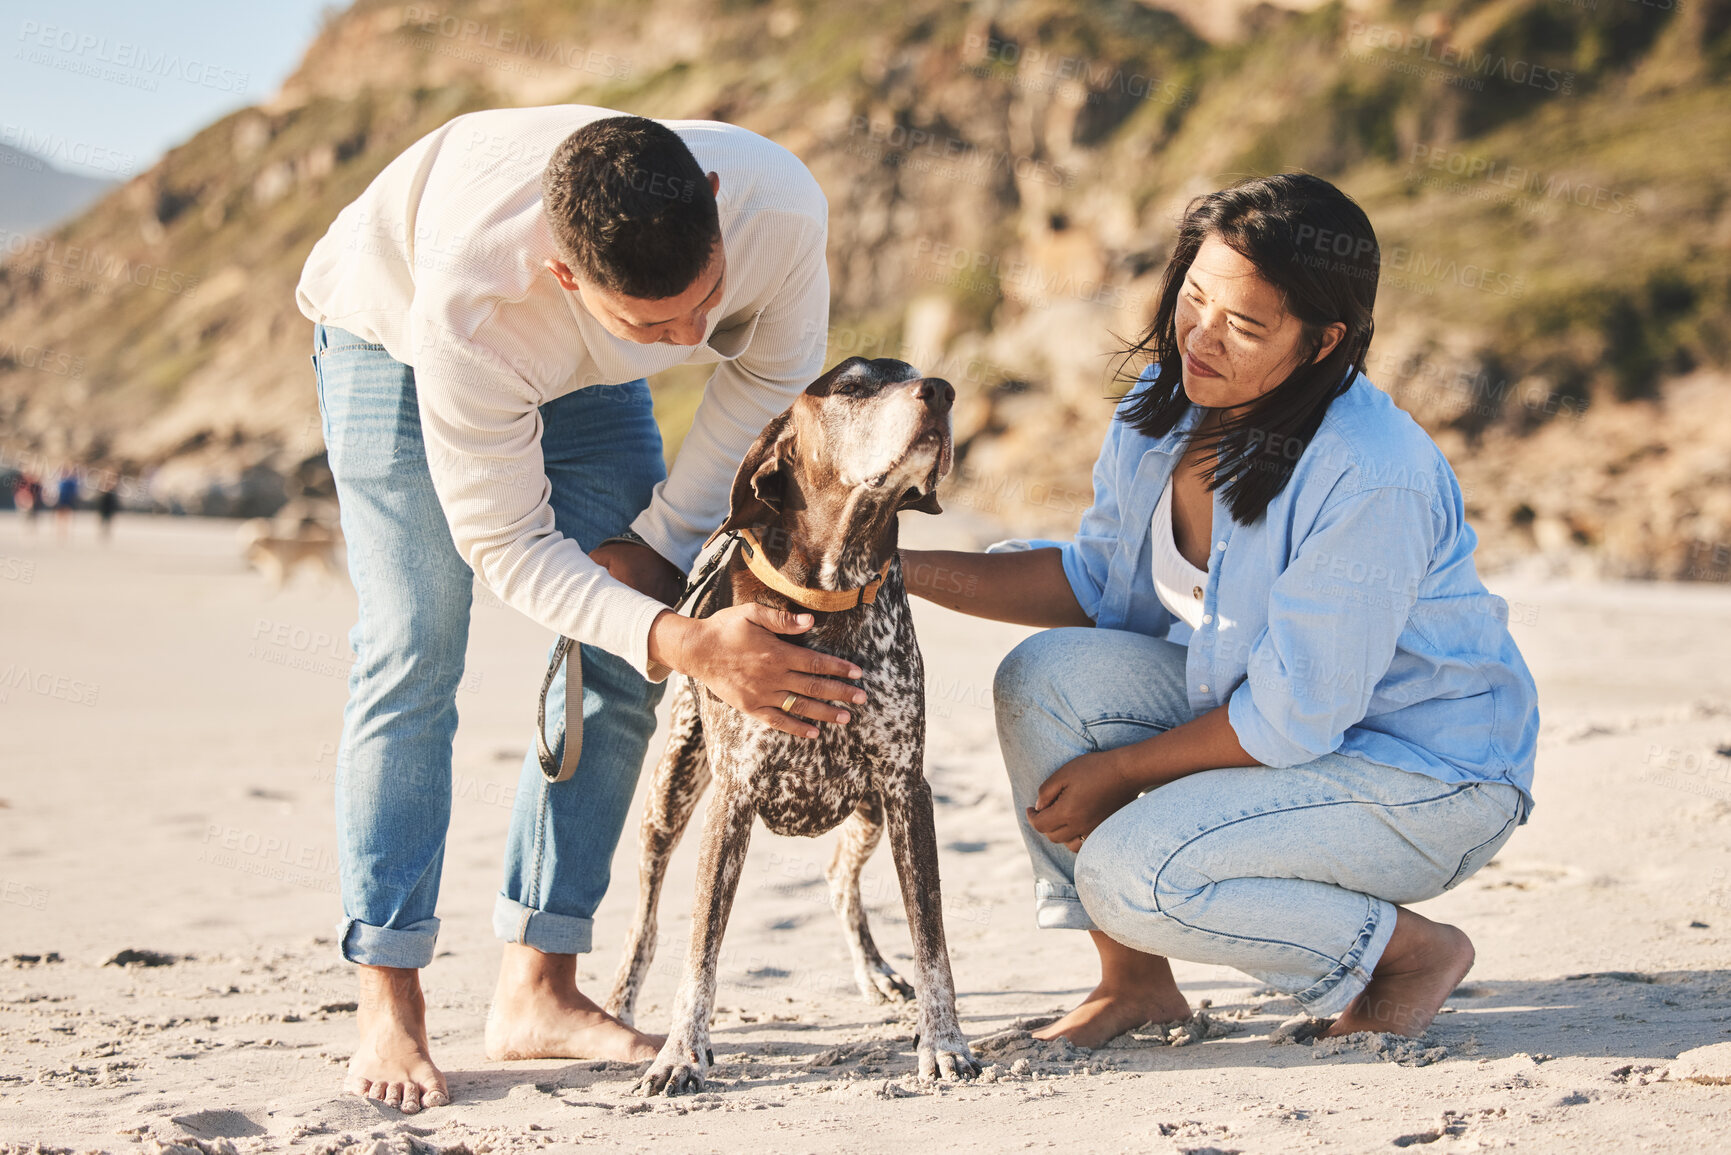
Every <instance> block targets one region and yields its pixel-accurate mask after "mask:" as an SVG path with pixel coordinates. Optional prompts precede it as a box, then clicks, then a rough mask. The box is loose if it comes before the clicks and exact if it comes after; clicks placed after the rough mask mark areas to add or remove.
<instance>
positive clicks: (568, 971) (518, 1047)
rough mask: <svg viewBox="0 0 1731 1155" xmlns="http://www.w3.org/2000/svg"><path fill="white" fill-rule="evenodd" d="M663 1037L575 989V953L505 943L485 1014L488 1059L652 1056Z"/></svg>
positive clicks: (637, 1059) (631, 1058)
mask: <svg viewBox="0 0 1731 1155" xmlns="http://www.w3.org/2000/svg"><path fill="white" fill-rule="evenodd" d="M662 1041H663V1040H662V1039H661V1037H660V1036H657V1035H646V1034H644V1033H643V1032H641V1031H636V1030H633V1029H632V1028H630V1027H628V1026H626V1025H625V1024H624V1023H622V1022H620V1021H619V1020H618V1019H616V1018H614V1017H613V1016H612V1015H610V1014H608V1013H607V1012H606V1011H604V1010H602V1009H601V1008H600V1007H599V1006H597V1005H596V1004H595V1003H594V1002H593V1001H591V1000H590V999H589V998H588V997H587V996H585V995H584V994H583V992H582V991H580V990H578V989H577V956H576V955H570V954H542V953H541V952H540V951H538V950H536V949H535V948H533V947H527V946H523V945H522V944H521V943H506V944H505V958H504V960H503V961H502V962H501V963H500V965H499V987H498V989H497V990H496V991H494V992H493V1009H492V1012H491V1013H489V1014H488V1016H487V1057H488V1058H489V1059H619V1060H622V1061H624V1062H628V1063H637V1062H645V1061H647V1060H649V1059H653V1058H654V1057H655V1056H656V1053H657V1052H659V1051H660V1050H661V1043H662Z"/></svg>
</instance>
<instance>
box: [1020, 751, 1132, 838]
mask: <svg viewBox="0 0 1731 1155" xmlns="http://www.w3.org/2000/svg"><path fill="white" fill-rule="evenodd" d="M1119 754H1120V752H1119V751H1117V750H1102V751H1099V752H1097V753H1093V754H1084V755H1082V756H1081V757H1080V758H1076V759H1072V760H1071V761H1069V762H1066V763H1064V765H1062V766H1060V767H1058V771H1057V773H1055V774H1053V775H1052V776H1051V777H1050V778H1048V779H1046V781H1045V782H1043V783H1042V784H1041V785H1040V793H1039V796H1038V797H1037V798H1036V799H1035V802H1034V805H1032V806H1030V807H1028V808H1027V811H1028V823H1029V825H1031V826H1033V828H1034V829H1035V830H1037V831H1039V832H1040V833H1041V834H1043V835H1045V836H1046V839H1047V840H1048V841H1050V842H1056V843H1059V844H1061V845H1063V846H1067V847H1069V848H1070V849H1071V850H1072V851H1074V850H1078V849H1080V848H1081V845H1082V840H1083V839H1084V838H1086V837H1087V836H1088V835H1090V834H1092V833H1094V830H1095V828H1096V827H1098V826H1099V825H1100V823H1102V822H1104V821H1106V819H1108V818H1110V817H1112V815H1114V814H1116V813H1117V812H1118V811H1119V810H1122V809H1123V808H1124V807H1125V806H1128V805H1129V804H1130V803H1131V802H1133V801H1135V800H1136V795H1137V794H1138V793H1140V788H1139V786H1138V784H1137V783H1136V782H1135V781H1134V780H1133V779H1132V778H1131V777H1130V776H1129V775H1128V774H1126V773H1125V767H1124V766H1123V764H1122V759H1121V757H1119V756H1118V755H1119Z"/></svg>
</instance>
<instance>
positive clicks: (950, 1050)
mask: <svg viewBox="0 0 1731 1155" xmlns="http://www.w3.org/2000/svg"><path fill="white" fill-rule="evenodd" d="M919 1050H920V1078H922V1079H943V1080H945V1081H948V1080H951V1079H972V1078H973V1077H974V1076H975V1075H978V1074H979V1073H980V1062H979V1060H978V1059H976V1058H974V1053H973V1052H972V1051H970V1050H969V1049H968V1040H966V1039H964V1038H962V1036H961V1035H956V1036H954V1037H953V1038H948V1039H940V1040H937V1041H935V1042H934V1041H933V1040H930V1039H925V1040H922V1041H921V1042H920V1045H919Z"/></svg>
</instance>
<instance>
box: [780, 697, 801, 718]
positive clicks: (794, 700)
mask: <svg viewBox="0 0 1731 1155" xmlns="http://www.w3.org/2000/svg"><path fill="white" fill-rule="evenodd" d="M798 704H799V695H798V694H793V693H790V694H788V696H787V697H785V698H783V699H782V700H781V712H782V713H783V714H791V713H793V708H794V706H796V705H798Z"/></svg>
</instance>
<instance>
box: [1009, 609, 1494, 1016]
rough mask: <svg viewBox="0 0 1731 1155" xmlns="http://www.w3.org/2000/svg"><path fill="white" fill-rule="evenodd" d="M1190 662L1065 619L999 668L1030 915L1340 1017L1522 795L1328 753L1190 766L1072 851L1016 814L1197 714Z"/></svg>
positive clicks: (1129, 636)
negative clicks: (1071, 625)
mask: <svg viewBox="0 0 1731 1155" xmlns="http://www.w3.org/2000/svg"><path fill="white" fill-rule="evenodd" d="M1184 658H1185V650H1184V647H1183V646H1180V645H1176V644H1174V643H1172V642H1168V641H1166V640H1165V639H1163V638H1150V637H1147V636H1145V635H1142V634H1136V633H1129V632H1126V631H1122V630H1099V629H1062V630H1047V631H1046V632H1044V633H1040V634H1035V635H1034V636H1033V637H1031V638H1029V639H1028V640H1027V641H1025V642H1023V643H1022V644H1021V645H1019V646H1017V647H1016V648H1015V649H1014V650H1012V651H1011V652H1010V655H1009V656H1008V657H1007V658H1005V659H1004V662H1003V664H1002V665H1001V666H1000V667H999V668H998V676H997V684H996V688H995V695H994V696H995V699H996V704H997V712H998V740H999V742H1000V743H1001V744H1002V746H1003V751H1004V763H1005V765H1006V767H1007V768H1008V770H1009V774H1010V787H1011V792H1012V794H1013V795H1014V797H1015V807H1016V815H1017V818H1018V819H1019V821H1020V822H1021V828H1022V838H1023V841H1024V842H1025V843H1026V845H1027V848H1028V856H1029V858H1030V859H1031V860H1032V861H1033V865H1034V909H1035V919H1036V921H1037V922H1038V924H1039V925H1040V926H1042V927H1053V928H1064V929H1076V930H1096V929H1097V930H1101V931H1104V932H1105V933H1106V934H1107V935H1109V936H1110V937H1111V938H1113V939H1115V940H1116V941H1118V942H1121V943H1123V944H1124V945H1126V946H1129V947H1133V948H1134V949H1136V950H1139V951H1142V952H1143V953H1145V954H1157V955H1165V956H1166V957H1168V958H1177V959H1187V960H1189V961H1191V962H1203V963H1218V964H1222V965H1225V966H1230V967H1236V968H1237V969H1239V970H1241V971H1244V972H1246V973H1248V974H1250V975H1253V976H1255V977H1256V978H1258V979H1261V980H1262V981H1263V982H1265V983H1267V984H1268V985H1269V986H1271V987H1273V988H1274V989H1276V990H1278V991H1281V992H1283V993H1285V994H1290V995H1292V996H1294V997H1295V998H1296V999H1297V1000H1298V1002H1299V1004H1300V1005H1301V1006H1303V1007H1304V1009H1305V1011H1306V1012H1307V1013H1308V1014H1310V1015H1312V1016H1315V1017H1318V1018H1321V1017H1324V1016H1328V1015H1334V1014H1338V1013H1340V1012H1341V1011H1343V1010H1345V1009H1346V1008H1347V1006H1348V1005H1349V1004H1351V1002H1352V1001H1353V1000H1354V999H1355V998H1357V997H1358V995H1359V993H1360V992H1361V991H1363V990H1364V987H1365V984H1366V983H1368V982H1369V981H1370V974H1371V971H1372V970H1373V969H1374V968H1375V967H1376V964H1377V960H1378V959H1380V958H1381V957H1382V952H1383V948H1384V947H1386V946H1387V945H1388V940H1389V936H1390V935H1391V934H1393V933H1394V921H1395V904H1396V903H1410V902H1418V901H1420V900H1421V899H1426V898H1434V897H1436V896H1437V895H1439V894H1441V893H1442V892H1443V891H1445V890H1448V889H1450V888H1451V887H1454V886H1455V885H1457V884H1459V883H1460V882H1461V880H1463V879H1465V878H1466V877H1468V876H1469V875H1471V874H1472V873H1473V872H1474V871H1476V870H1478V869H1479V867H1481V866H1483V865H1484V864H1485V863H1487V862H1489V861H1490V860H1491V857H1492V856H1493V855H1495V854H1496V852H1497V851H1498V850H1500V849H1501V848H1502V846H1503V843H1505V842H1507V841H1508V838H1509V835H1511V834H1513V833H1514V829H1515V826H1516V825H1517V824H1518V822H1519V820H1520V814H1521V807H1522V805H1523V801H1522V798H1521V794H1520V791H1519V790H1517V789H1516V788H1515V787H1514V786H1512V785H1510V784H1508V783H1506V782H1470V783H1461V782H1442V781H1439V780H1438V779H1435V778H1430V777H1427V776H1425V775H1423V774H1415V773H1412V772H1411V771H1407V770H1398V769H1395V768H1394V767H1392V766H1383V765H1379V764H1378V763H1375V762H1367V761H1365V760H1364V759H1362V758H1350V757H1346V756H1344V755H1340V754H1327V755H1324V756H1323V757H1321V758H1318V759H1316V760H1315V761H1313V762H1307V763H1305V764H1304V765H1302V766H1293V767H1290V768H1287V769H1275V768H1270V767H1266V766H1254V767H1238V768H1231V769H1223V770H1205V771H1202V772H1201V773H1198V774H1192V775H1190V776H1188V777H1185V778H1180V779H1178V780H1177V781H1175V782H1171V783H1168V784H1167V785H1165V786H1161V787H1159V788H1158V789H1155V790H1150V791H1149V792H1148V793H1146V794H1144V795H1142V796H1141V797H1140V798H1138V799H1136V800H1135V801H1134V802H1131V803H1130V804H1129V805H1128V806H1125V807H1124V808H1123V809H1122V810H1120V811H1118V812H1117V813H1116V814H1114V815H1112V816H1111V817H1110V818H1108V819H1107V820H1106V821H1105V822H1103V823H1101V824H1100V826H1099V827H1098V828H1097V829H1096V830H1095V831H1094V832H1093V833H1092V834H1090V835H1088V837H1087V839H1086V840H1085V841H1084V842H1083V843H1082V848H1081V850H1080V851H1079V852H1077V853H1075V854H1072V853H1071V852H1070V851H1069V850H1067V849H1065V848H1064V847H1062V846H1058V845H1055V844H1053V843H1051V842H1048V841H1047V840H1046V838H1045V836H1044V835H1042V834H1040V833H1039V832H1038V831H1036V830H1035V829H1034V828H1033V827H1032V826H1030V825H1028V820H1027V815H1026V813H1025V812H1024V809H1023V808H1024V807H1027V806H1031V805H1033V803H1034V800H1035V798H1036V797H1037V796H1038V794H1039V791H1040V784H1041V783H1043V782H1044V781H1045V780H1046V779H1047V778H1050V777H1051V776H1052V774H1053V773H1055V772H1056V771H1057V770H1058V768H1059V767H1061V766H1063V765H1064V764H1065V763H1067V762H1069V761H1071V760H1072V759H1075V758H1079V757H1081V756H1082V755H1083V754H1087V753H1089V752H1091V751H1096V750H1111V749H1115V748H1117V747H1119V746H1127V745H1130V744H1131V743H1133V742H1140V741H1143V740H1144V739H1147V738H1151V737H1153V736H1154V735H1155V734H1158V733H1160V732H1162V731H1164V730H1169V729H1171V728H1172V727H1174V726H1177V725H1180V724H1181V723H1184V722H1187V721H1189V720H1190V719H1191V716H1192V715H1191V710H1190V702H1189V698H1188V696H1187V695H1186V693H1185V689H1184V684H1185V682H1184Z"/></svg>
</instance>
